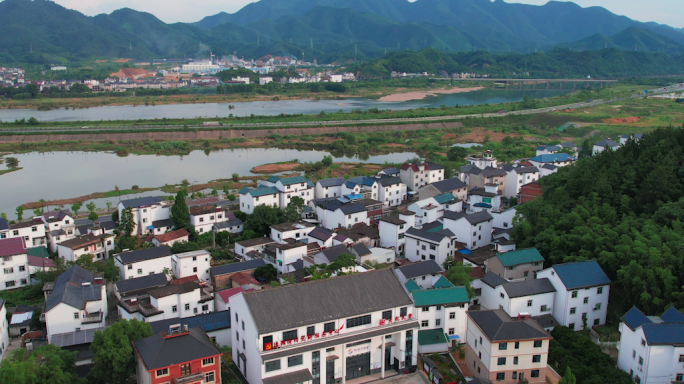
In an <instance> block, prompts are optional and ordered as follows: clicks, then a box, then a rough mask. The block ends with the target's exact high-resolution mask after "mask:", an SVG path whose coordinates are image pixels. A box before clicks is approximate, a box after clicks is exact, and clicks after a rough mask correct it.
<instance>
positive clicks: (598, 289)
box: [596, 287, 603, 295]
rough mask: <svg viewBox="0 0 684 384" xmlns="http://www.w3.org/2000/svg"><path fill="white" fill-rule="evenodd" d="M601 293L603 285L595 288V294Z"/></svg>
mask: <svg viewBox="0 0 684 384" xmlns="http://www.w3.org/2000/svg"><path fill="white" fill-rule="evenodd" d="M602 293H603V287H598V288H596V294H597V295H600V294H602Z"/></svg>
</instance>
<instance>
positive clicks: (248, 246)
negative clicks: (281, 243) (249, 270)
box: [235, 237, 275, 257]
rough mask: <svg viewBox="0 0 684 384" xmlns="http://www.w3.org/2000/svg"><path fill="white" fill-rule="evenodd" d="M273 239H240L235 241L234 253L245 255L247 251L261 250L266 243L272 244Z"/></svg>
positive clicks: (264, 247)
mask: <svg viewBox="0 0 684 384" xmlns="http://www.w3.org/2000/svg"><path fill="white" fill-rule="evenodd" d="M274 243H275V240H273V239H271V238H270V237H256V238H254V239H249V240H242V241H238V242H236V243H235V254H236V255H238V256H242V257H246V256H247V254H248V253H250V252H253V251H257V252H263V250H264V249H266V246H267V245H268V244H274Z"/></svg>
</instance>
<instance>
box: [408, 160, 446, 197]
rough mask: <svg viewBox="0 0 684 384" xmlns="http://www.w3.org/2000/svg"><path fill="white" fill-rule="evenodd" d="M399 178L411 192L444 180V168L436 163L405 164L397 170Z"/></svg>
mask: <svg viewBox="0 0 684 384" xmlns="http://www.w3.org/2000/svg"><path fill="white" fill-rule="evenodd" d="M399 177H400V178H401V181H402V182H403V183H404V184H406V187H407V188H408V189H409V190H411V191H417V190H418V189H420V188H421V187H423V186H425V185H428V184H431V183H434V182H436V181H441V180H444V178H445V176H444V166H442V165H441V164H437V163H423V164H418V163H411V164H409V163H406V164H402V166H401V167H400V168H399Z"/></svg>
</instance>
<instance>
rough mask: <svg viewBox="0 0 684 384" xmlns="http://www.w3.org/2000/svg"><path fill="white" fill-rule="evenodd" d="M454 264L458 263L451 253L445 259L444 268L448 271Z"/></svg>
mask: <svg viewBox="0 0 684 384" xmlns="http://www.w3.org/2000/svg"><path fill="white" fill-rule="evenodd" d="M454 265H456V260H455V259H454V257H453V256H451V255H449V256H447V257H446V259H445V260H444V263H443V264H442V268H444V270H445V271H448V270H449V269H450V268H451V267H453V266H454Z"/></svg>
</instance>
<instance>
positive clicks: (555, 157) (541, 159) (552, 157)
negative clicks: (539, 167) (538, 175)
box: [530, 153, 575, 163]
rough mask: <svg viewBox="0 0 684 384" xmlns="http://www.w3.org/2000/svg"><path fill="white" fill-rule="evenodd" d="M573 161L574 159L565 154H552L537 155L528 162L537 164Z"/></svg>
mask: <svg viewBox="0 0 684 384" xmlns="http://www.w3.org/2000/svg"><path fill="white" fill-rule="evenodd" d="M571 160H575V158H574V157H572V156H570V155H569V154H567V153H554V154H548V155H539V156H535V157H533V158H531V159H530V161H536V162H538V163H555V162H557V161H571Z"/></svg>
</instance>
